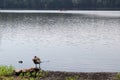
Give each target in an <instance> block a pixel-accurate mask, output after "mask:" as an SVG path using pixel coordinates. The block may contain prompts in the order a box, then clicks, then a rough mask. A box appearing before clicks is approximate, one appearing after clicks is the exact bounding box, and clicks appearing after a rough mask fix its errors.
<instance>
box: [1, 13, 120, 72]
mask: <svg viewBox="0 0 120 80" xmlns="http://www.w3.org/2000/svg"><path fill="white" fill-rule="evenodd" d="M35 55H36V56H39V57H40V58H41V60H42V61H43V63H41V68H42V69H44V70H54V71H70V72H71V71H72V72H96V71H99V72H101V71H103V72H105V71H107V72H116V71H117V72H120V62H119V61H120V12H119V11H117V12H112V11H111V12H102V11H99V12H96V11H92V12H90V13H89V12H81V13H80V12H79V13H78V14H76V13H70V12H69V13H34V14H33V13H17V14H16V13H0V65H13V66H15V68H29V67H34V64H33V62H32V58H33V57H34V56H35ZM19 60H23V61H24V63H23V64H19V63H18V61H19Z"/></svg>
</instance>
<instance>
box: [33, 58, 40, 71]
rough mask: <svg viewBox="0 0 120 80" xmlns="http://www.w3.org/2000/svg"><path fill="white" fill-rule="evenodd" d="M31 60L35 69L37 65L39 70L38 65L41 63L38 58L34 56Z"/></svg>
mask: <svg viewBox="0 0 120 80" xmlns="http://www.w3.org/2000/svg"><path fill="white" fill-rule="evenodd" d="M32 60H33V62H34V64H35V67H36V68H37V64H39V69H40V63H41V61H40V58H39V57H37V56H34V58H33V59H32Z"/></svg>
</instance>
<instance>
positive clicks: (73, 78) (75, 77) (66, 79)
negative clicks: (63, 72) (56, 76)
mask: <svg viewBox="0 0 120 80" xmlns="http://www.w3.org/2000/svg"><path fill="white" fill-rule="evenodd" d="M78 78H79V76H73V77H66V78H65V80H78Z"/></svg>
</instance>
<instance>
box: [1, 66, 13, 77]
mask: <svg viewBox="0 0 120 80" xmlns="http://www.w3.org/2000/svg"><path fill="white" fill-rule="evenodd" d="M13 71H14V67H13V66H0V76H9V75H12V74H13Z"/></svg>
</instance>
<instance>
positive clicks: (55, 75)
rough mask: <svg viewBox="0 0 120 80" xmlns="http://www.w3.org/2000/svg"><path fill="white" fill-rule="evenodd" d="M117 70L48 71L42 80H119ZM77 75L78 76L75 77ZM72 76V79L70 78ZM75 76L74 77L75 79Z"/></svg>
mask: <svg viewBox="0 0 120 80" xmlns="http://www.w3.org/2000/svg"><path fill="white" fill-rule="evenodd" d="M117 74H118V73H117V72H88V73H87V72H79V73H78V72H59V71H56V72H55V71H48V75H47V77H45V78H43V79H40V80H67V78H69V79H68V80H74V79H75V80H118V79H117V77H116V76H117ZM75 77H76V78H75ZM70 78H71V79H70ZM73 78H74V79H73Z"/></svg>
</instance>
